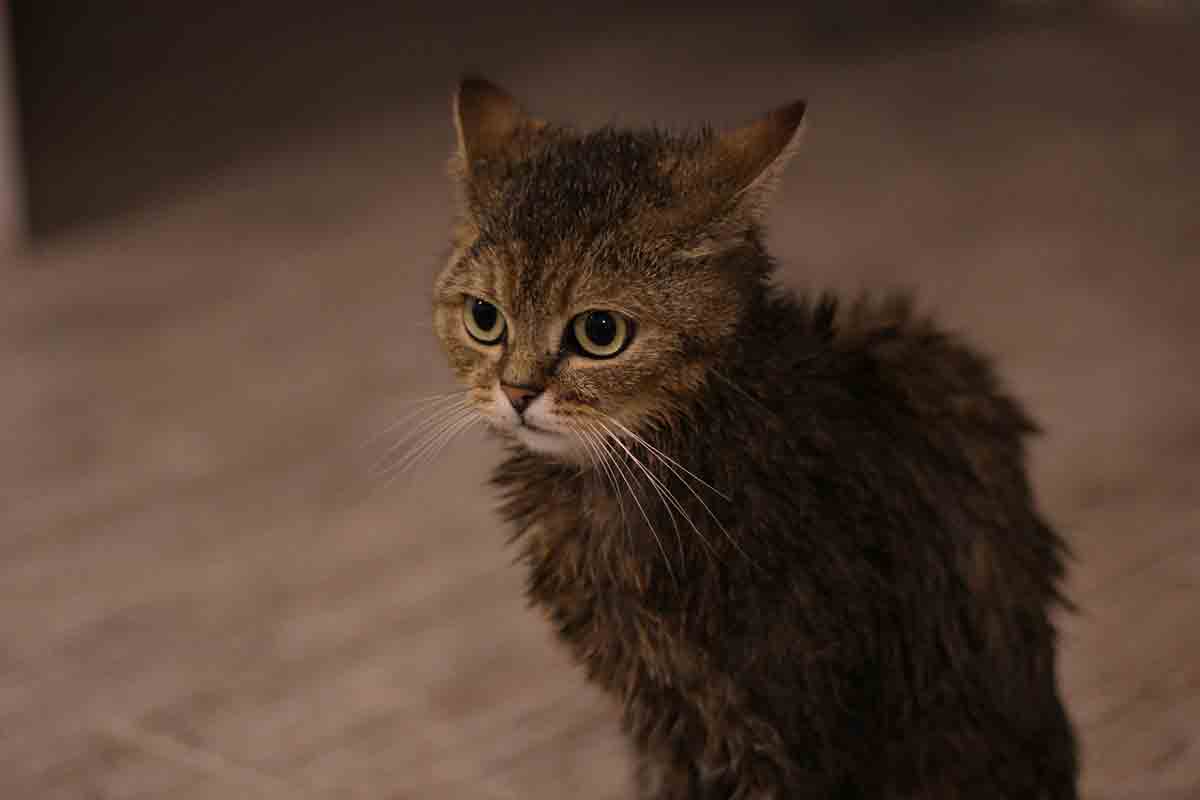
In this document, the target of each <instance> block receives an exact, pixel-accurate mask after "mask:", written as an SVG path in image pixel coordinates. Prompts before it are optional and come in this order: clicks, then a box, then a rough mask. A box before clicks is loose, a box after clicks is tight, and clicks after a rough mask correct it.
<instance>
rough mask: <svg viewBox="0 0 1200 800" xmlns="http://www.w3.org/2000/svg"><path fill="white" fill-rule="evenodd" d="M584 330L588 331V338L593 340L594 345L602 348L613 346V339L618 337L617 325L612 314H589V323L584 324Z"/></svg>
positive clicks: (598, 312)
mask: <svg viewBox="0 0 1200 800" xmlns="http://www.w3.org/2000/svg"><path fill="white" fill-rule="evenodd" d="M583 329H584V330H585V331H587V336H588V338H589V339H591V340H592V343H593V344H596V345H599V346H600V347H607V346H608V345H610V344H612V341H613V339H614V338H616V335H617V323H616V322H615V321H614V320H613V318H612V314H608V313H606V312H604V311H597V312H594V313H592V314H588V318H587V322H585V323H584V324H583Z"/></svg>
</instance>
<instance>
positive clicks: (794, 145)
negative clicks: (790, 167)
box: [715, 100, 806, 222]
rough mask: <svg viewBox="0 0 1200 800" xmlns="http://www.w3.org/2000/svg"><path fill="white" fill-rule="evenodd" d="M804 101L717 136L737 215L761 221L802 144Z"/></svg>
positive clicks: (721, 165)
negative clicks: (781, 179)
mask: <svg viewBox="0 0 1200 800" xmlns="http://www.w3.org/2000/svg"><path fill="white" fill-rule="evenodd" d="M805 106H806V104H805V102H804V101H803V100H797V101H796V102H793V103H789V104H788V105H785V106H781V107H779V108H776V109H774V110H773V111H770V112H768V113H767V114H766V115H765V116H763V117H760V118H759V119H757V120H755V121H754V122H752V123H750V124H749V125H745V126H743V127H741V128H738V129H737V130H733V131H729V132H728V133H725V134H722V135H721V136H719V137H717V140H716V143H715V144H716V153H715V157H716V161H717V164H718V169H719V171H720V173H721V177H722V178H723V180H722V181H721V183H722V184H724V186H725V187H726V191H727V192H728V196H727V198H726V200H727V201H728V202H731V203H732V206H733V210H734V212H735V213H736V214H737V216H741V217H745V218H748V219H750V220H752V221H755V222H757V221H759V220H760V219H761V218H762V216H763V214H765V213H766V209H767V206H768V204H769V202H770V200H771V196H772V195H773V194H774V192H775V188H776V186H778V184H779V178H780V176H781V175H782V174H783V171H784V169H785V168H786V167H787V164H788V162H789V161H790V160H791V158H792V156H793V155H795V153H796V150H797V149H798V148H799V145H800V138H801V136H802V135H803V133H804V125H803V123H804V110H805Z"/></svg>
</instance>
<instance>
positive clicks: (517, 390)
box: [500, 383, 542, 414]
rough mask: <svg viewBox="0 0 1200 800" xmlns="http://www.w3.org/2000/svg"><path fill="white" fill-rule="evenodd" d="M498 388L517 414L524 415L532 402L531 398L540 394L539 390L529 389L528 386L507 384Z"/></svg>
mask: <svg viewBox="0 0 1200 800" xmlns="http://www.w3.org/2000/svg"><path fill="white" fill-rule="evenodd" d="M500 388H501V389H503V390H504V394H505V396H506V397H508V402H510V403H512V407H513V408H514V409H515V410H516V412H517V413H518V414H522V413H524V411H525V409H526V408H528V407H529V404H530V403H532V402H533V398H535V397H537V396H538V395H539V394H541V393H542V392H541V390H540V389H530V388H529V387H528V386H509V385H508V384H507V383H502V384H500Z"/></svg>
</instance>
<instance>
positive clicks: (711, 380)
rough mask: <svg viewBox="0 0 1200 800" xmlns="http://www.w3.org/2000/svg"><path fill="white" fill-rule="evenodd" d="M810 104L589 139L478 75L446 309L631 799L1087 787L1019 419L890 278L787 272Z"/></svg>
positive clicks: (470, 394)
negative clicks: (672, 129)
mask: <svg viewBox="0 0 1200 800" xmlns="http://www.w3.org/2000/svg"><path fill="white" fill-rule="evenodd" d="M803 113H804V105H803V104H802V103H793V104H791V105H787V106H784V107H782V108H780V109H778V110H776V111H773V112H771V113H770V114H768V115H766V116H765V117H763V118H762V119H760V120H759V121H757V122H755V123H753V124H751V125H748V126H746V127H744V128H741V129H740V130H736V131H733V132H731V133H726V134H723V135H716V134H714V133H712V132H711V131H704V132H701V133H699V134H695V135H668V134H666V133H663V132H660V131H657V130H648V131H637V132H631V131H623V130H613V129H607V128H606V129H602V130H598V131H595V132H591V133H579V132H575V131H572V130H569V129H567V128H562V127H557V126H554V125H549V124H547V123H545V122H542V121H538V120H535V119H532V118H530V117H528V116H526V115H525V113H523V112H522V110H521V109H520V107H519V106H518V105H517V103H516V102H515V101H514V100H513V99H512V98H511V97H510V96H509V95H508V94H506V93H505V92H503V91H502V90H500V89H499V88H497V87H495V86H493V85H492V84H489V83H487V82H485V81H482V80H477V79H470V80H466V81H464V82H463V84H462V86H461V88H460V90H459V92H458V95H457V97H456V100H455V118H456V119H455V121H456V123H457V128H458V144H459V148H458V153H457V156H456V158H455V160H454V164H455V172H456V174H457V178H458V181H459V184H460V187H461V190H462V191H461V194H462V199H463V204H462V205H463V207H462V218H461V223H460V225H459V226H458V229H457V232H456V237H455V244H454V250H453V255H452V256H451V258H450V260H449V264H448V265H447V266H446V268H445V270H444V271H443V272H442V274H441V276H440V277H439V278H438V280H437V286H436V293H435V325H436V328H437V332H438V335H439V336H440V338H441V340H442V342H443V343H444V345H445V349H446V352H447V353H448V355H449V359H450V362H451V364H452V365H453V367H454V369H455V370H456V371H457V373H458V376H459V378H460V379H461V380H462V381H463V382H464V383H465V384H466V386H467V394H466V398H467V401H468V402H469V404H470V406H471V407H472V408H473V409H474V411H475V412H477V413H478V415H479V416H481V417H483V418H484V419H485V421H486V422H488V423H489V425H490V427H491V428H492V429H494V430H495V431H497V432H499V434H500V435H501V436H503V437H504V438H505V439H506V440H507V441H508V458H507V460H506V461H505V462H504V463H503V465H502V466H501V467H500V468H499V469H498V470H497V471H496V473H495V478H494V482H495V484H496V485H497V486H499V487H500V488H501V489H502V490H503V492H504V497H505V503H504V506H503V511H504V514H505V516H506V517H507V518H508V520H510V521H511V522H512V524H513V526H514V530H515V538H516V539H517V540H518V541H519V542H520V546H521V548H522V554H523V557H524V560H525V561H526V562H527V563H528V565H529V570H530V577H529V595H530V597H531V598H532V600H533V602H534V603H536V604H537V605H539V606H540V607H541V608H542V609H543V610H544V611H545V612H546V614H547V615H548V617H549V618H550V619H551V620H552V621H553V623H554V625H555V626H556V627H557V629H558V633H559V635H560V636H561V637H562V639H563V640H564V641H565V642H566V644H567V646H568V647H569V648H570V649H571V651H572V652H573V654H574V656H575V657H576V658H577V659H578V661H579V662H580V663H581V664H582V665H583V667H584V669H585V670H586V672H587V675H588V677H589V678H590V679H591V680H593V681H595V682H596V683H598V684H599V685H600V686H602V687H604V688H605V689H607V690H608V691H609V692H611V693H612V695H613V696H614V697H615V698H617V699H618V700H619V701H620V702H621V703H622V706H623V719H624V725H625V727H626V729H627V730H628V733H629V735H630V737H631V738H632V741H633V743H634V746H635V749H636V753H637V758H638V786H639V792H640V795H639V796H640V797H642V798H647V799H649V798H654V799H655V800H668V799H671V800H684V799H685V798H688V799H689V800H691V799H694V798H704V799H705V800H710V799H711V800H716V798H721V799H722V800H724V799H726V798H737V799H738V800H768V799H770V800H783V799H784V798H897V799H898V798H922V799H923V800H941V799H944V798H960V799H962V800H966V799H968V798H969V800H993V799H995V800H999V798H1006V799H1007V800H1016V799H1017V798H1021V800H1029V799H1030V798H1042V799H1043V800H1066V799H1067V798H1075V797H1076V788H1075V785H1076V772H1077V766H1076V747H1075V741H1074V736H1073V734H1072V730H1071V725H1070V723H1069V722H1068V719H1067V717H1066V714H1065V713H1064V710H1063V707H1062V705H1061V703H1060V701H1059V698H1058V693H1057V690H1056V684H1055V631H1054V627H1053V625H1052V624H1051V621H1050V619H1049V618H1048V614H1049V612H1050V611H1051V610H1052V609H1053V608H1054V607H1055V606H1056V605H1057V604H1060V603H1061V602H1062V601H1061V598H1060V596H1059V592H1058V586H1059V583H1060V581H1061V579H1062V575H1063V563H1062V562H1063V558H1064V545H1063V542H1062V541H1061V540H1060V539H1059V537H1058V536H1057V535H1055V533H1054V532H1053V531H1052V530H1051V529H1050V528H1048V527H1047V526H1046V524H1045V523H1044V522H1043V521H1042V519H1041V518H1040V516H1039V515H1038V512H1037V510H1036V508H1035V506H1034V500H1033V497H1032V494H1031V491H1030V487H1029V484H1028V481H1027V479H1026V476H1025V468H1024V460H1025V450H1024V443H1023V440H1024V438H1025V437H1026V436H1027V435H1029V434H1030V433H1031V432H1032V431H1033V429H1034V426H1033V424H1032V423H1031V422H1030V421H1029V418H1028V417H1027V416H1026V415H1025V413H1024V412H1023V411H1022V410H1021V408H1020V407H1019V406H1018V404H1017V403H1016V401H1014V400H1013V399H1012V398H1011V397H1009V396H1008V395H1006V394H1005V393H1004V392H1003V391H1002V390H1001V389H1000V388H999V386H998V384H997V380H996V378H995V377H994V375H993V373H992V371H991V369H990V368H989V366H988V364H987V362H986V360H985V359H983V358H982V357H980V356H979V355H977V354H976V353H975V352H973V351H972V350H970V349H969V348H968V347H966V346H965V345H964V344H963V343H961V342H960V341H958V340H957V339H955V338H954V337H951V336H949V335H947V334H946V333H944V332H942V331H941V330H939V329H938V328H937V327H935V326H934V325H933V324H932V323H931V322H929V321H928V320H925V319H923V318H920V317H918V316H915V315H914V314H913V312H912V310H911V307H910V304H909V303H908V302H907V301H906V300H905V299H904V298H902V297H894V296H893V297H886V298H884V299H881V300H874V299H870V298H864V299H860V300H857V301H856V302H853V303H851V304H849V305H848V306H847V305H838V304H837V302H836V301H835V300H834V299H833V298H831V297H829V296H821V297H819V298H816V299H813V298H807V297H805V298H796V297H794V296H791V295H788V294H785V293H783V292H782V291H780V290H779V289H777V288H775V287H773V286H772V285H771V282H770V275H771V272H772V266H773V265H772V261H771V259H770V257H769V256H768V255H767V253H766V252H765V250H764V249H763V241H762V230H761V222H762V218H763V212H764V208H765V205H766V201H767V199H768V197H769V195H770V193H771V189H772V187H773V186H774V184H775V183H776V180H777V179H778V177H779V174H780V172H781V171H782V169H783V167H784V164H785V163H786V162H787V160H788V157H789V156H791V155H792V153H793V151H794V150H795V148H796V142H797V139H798V136H799V130H800V122H801V117H802V116H803Z"/></svg>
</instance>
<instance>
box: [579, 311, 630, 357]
mask: <svg viewBox="0 0 1200 800" xmlns="http://www.w3.org/2000/svg"><path fill="white" fill-rule="evenodd" d="M567 333H568V339H569V341H570V343H571V344H573V345H574V349H575V350H576V351H577V352H579V353H580V354H582V355H585V356H588V357H590V358H612V357H613V356H615V355H617V354H618V353H620V352H621V351H622V350H624V349H625V348H626V347H627V346H628V345H629V342H630V341H632V339H633V321H632V320H630V319H627V318H626V317H625V316H624V315H623V314H619V313H617V312H616V311H601V310H596V311H585V312H583V313H582V314H579V315H578V316H576V317H575V318H574V319H573V320H571V324H570V325H569V326H568V328H567Z"/></svg>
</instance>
